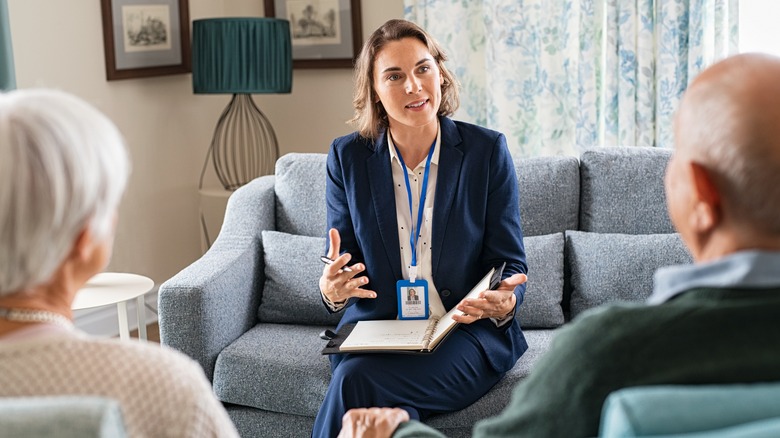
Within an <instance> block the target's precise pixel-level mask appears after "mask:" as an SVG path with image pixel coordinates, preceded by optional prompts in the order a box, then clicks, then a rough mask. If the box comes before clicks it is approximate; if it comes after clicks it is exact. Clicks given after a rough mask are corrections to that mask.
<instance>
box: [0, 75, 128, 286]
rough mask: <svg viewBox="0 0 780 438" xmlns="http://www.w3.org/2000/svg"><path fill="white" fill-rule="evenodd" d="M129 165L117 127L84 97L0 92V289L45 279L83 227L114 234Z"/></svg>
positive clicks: (99, 234)
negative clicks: (115, 220) (116, 216)
mask: <svg viewBox="0 0 780 438" xmlns="http://www.w3.org/2000/svg"><path fill="white" fill-rule="evenodd" d="M129 173H130V162H129V159H128V156H127V151H126V149H125V146H124V141H123V139H122V136H121V134H120V133H119V130H118V129H117V128H116V126H115V125H114V124H113V123H112V122H111V121H110V120H109V119H108V118H107V117H106V116H105V115H103V114H102V113H100V112H99V111H98V110H97V109H95V108H94V107H92V106H91V105H89V104H87V103H86V102H84V101H83V100H81V99H79V98H77V97H74V96H71V95H69V94H66V93H63V92H59V91H53V90H18V91H12V92H10V93H3V94H0V296H3V295H9V294H12V293H15V292H19V291H22V290H25V289H28V288H31V287H34V286H37V285H40V284H43V283H45V282H47V281H48V280H50V279H51V277H52V276H53V275H54V273H55V271H56V270H57V269H58V268H59V267H60V265H61V264H62V263H63V261H64V260H65V258H66V256H67V255H68V253H69V252H70V251H71V250H72V249H73V245H74V243H75V242H76V239H77V238H78V237H79V235H80V233H81V232H82V231H84V230H85V229H87V227H89V230H90V231H91V232H92V233H94V235H95V236H96V238H98V239H109V238H112V237H113V236H112V231H113V222H114V216H115V214H116V209H117V207H118V205H119V201H120V198H121V197H122V193H123V192H124V188H125V185H126V183H127V179H128V175H129Z"/></svg>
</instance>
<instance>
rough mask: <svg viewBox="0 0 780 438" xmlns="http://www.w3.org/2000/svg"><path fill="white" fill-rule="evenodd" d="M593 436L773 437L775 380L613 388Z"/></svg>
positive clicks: (778, 393) (778, 412)
mask: <svg viewBox="0 0 780 438" xmlns="http://www.w3.org/2000/svg"><path fill="white" fill-rule="evenodd" d="M599 436H600V437H602V438H618V437H621V438H622V437H667V438H670V437H680V438H682V437H685V438H698V437H705V436H706V437H718V438H726V437H728V438H737V437H739V438H746V437H755V438H758V437H778V436H780V383H763V384H751V385H698V386H673V385H670V386H646V387H635V388H626V389H622V390H619V391H615V392H613V393H612V394H610V395H609V397H608V398H607V401H606V402H605V403H604V408H603V410H602V415H601V426H600V433H599Z"/></svg>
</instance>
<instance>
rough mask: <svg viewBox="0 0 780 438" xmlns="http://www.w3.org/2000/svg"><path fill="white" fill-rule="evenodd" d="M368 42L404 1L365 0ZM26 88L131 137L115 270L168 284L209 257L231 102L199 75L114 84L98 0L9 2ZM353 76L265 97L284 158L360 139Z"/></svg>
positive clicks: (296, 84) (321, 77)
mask: <svg viewBox="0 0 780 438" xmlns="http://www.w3.org/2000/svg"><path fill="white" fill-rule="evenodd" d="M362 3H363V4H362V16H363V22H362V24H363V35H364V38H365V37H366V36H367V35H368V34H370V33H371V32H372V31H373V30H374V29H376V28H377V27H378V26H379V25H381V24H382V23H383V22H384V21H386V20H387V19H390V18H398V17H401V16H402V15H403V0H382V1H379V0H363V1H362ZM189 5H190V18H191V19H198V18H207V17H219V16H234V15H241V16H253V15H254V16H262V15H263V6H262V5H263V1H261V0H190V1H189ZM8 7H9V14H10V22H11V32H12V39H13V48H14V56H15V62H16V79H17V86H18V88H30V87H52V88H58V89H61V90H65V91H68V92H71V93H74V94H76V95H78V96H81V97H82V98H84V99H86V100H87V101H89V102H92V103H93V104H94V105H96V106H97V107H99V108H100V109H101V110H102V111H104V112H105V113H106V114H107V115H108V116H109V117H111V118H112V119H113V120H114V121H115V122H116V124H117V125H118V126H119V128H120V129H121V131H122V132H123V134H124V136H125V138H126V140H127V143H128V148H129V151H130V155H131V157H132V161H133V174H132V177H131V180H130V184H129V186H128V189H127V193H126V195H125V198H124V200H123V203H122V206H121V208H120V212H119V213H120V214H119V224H118V228H117V236H116V242H115V246H114V256H113V259H112V261H111V264H110V265H109V267H108V270H110V271H121V272H134V273H139V274H143V275H146V276H148V277H151V278H152V279H153V280H154V281H155V283H158V284H159V283H162V282H163V281H165V280H166V279H168V278H169V277H171V276H172V275H174V274H175V273H176V272H178V271H179V270H181V269H182V268H184V267H185V266H187V265H188V264H190V263H192V262H193V261H194V260H195V259H197V258H198V257H199V256H200V234H199V233H200V231H199V228H198V226H199V224H198V202H199V198H198V192H197V184H198V177H199V174H200V168H201V166H202V165H203V160H204V159H205V153H206V150H207V148H208V144H209V142H210V140H211V134H212V131H213V128H214V124H215V123H216V121H217V118H218V117H219V114H220V113H221V111H222V109H223V107H224V106H225V105H226V104H227V102H228V100H229V96H227V95H224V96H222V95H194V94H193V93H192V83H191V75H189V74H185V75H173V76H161V77H154V78H143V79H130V80H122V81H111V82H108V81H106V79H105V62H104V55H103V53H104V52H103V37H102V35H103V30H102V24H101V16H100V2H98V1H97V0H69V1H51V0H8ZM351 99H352V76H351V70H349V69H338V70H326V69H322V70H295V72H294V75H293V92H292V94H287V95H258V96H255V100H256V102H257V103H258V105H259V106H260V108H261V109H262V110H263V112H265V114H266V115H267V116H268V118H269V119H270V120H271V123H272V124H273V126H274V128H275V130H276V133H277V136H278V138H279V143H280V151H281V153H282V154H285V153H288V152H326V151H327V148H328V146H329V144H330V141H331V140H332V139H333V138H334V137H336V136H339V135H343V134H345V133H348V132H349V131H351V128H350V127H349V126H347V125H345V123H344V122H345V120H347V119H349V118H350V117H351V115H352V109H351Z"/></svg>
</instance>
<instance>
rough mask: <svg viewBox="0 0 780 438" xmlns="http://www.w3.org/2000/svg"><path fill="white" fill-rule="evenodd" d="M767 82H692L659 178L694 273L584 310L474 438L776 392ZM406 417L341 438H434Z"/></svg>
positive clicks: (778, 304)
mask: <svg viewBox="0 0 780 438" xmlns="http://www.w3.org/2000/svg"><path fill="white" fill-rule="evenodd" d="M778 78H780V58H775V57H770V56H765V55H758V54H745V55H738V56H734V57H732V58H729V59H726V60H724V61H721V62H720V63H718V64H716V65H714V66H712V67H711V68H709V69H707V70H705V71H704V72H703V73H702V74H700V75H699V76H698V77H697V78H696V80H695V81H694V82H693V84H691V86H690V87H689V89H688V91H687V92H686V94H685V96H684V98H683V100H682V102H681V104H680V109H679V111H678V113H677V116H676V119H675V126H674V128H675V151H674V155H673V157H672V159H671V161H670V163H669V166H668V169H667V173H666V179H665V186H666V198H667V205H668V208H669V213H670V216H671V218H672V222H673V223H674V226H675V227H676V229H677V230H678V231H679V232H680V235H681V236H682V239H683V241H684V242H685V244H686V246H687V247H688V249H689V250H690V252H691V254H692V255H693V259H694V261H695V263H694V265H690V266H675V267H669V268H663V269H661V270H659V271H658V272H657V273H656V277H655V290H654V292H653V295H652V296H651V297H650V299H649V302H648V305H613V306H606V307H602V308H599V309H594V310H593V311H591V312H589V313H587V314H583V315H581V316H580V317H579V318H577V319H576V320H575V321H574V322H573V323H571V324H569V325H567V326H565V327H564V328H562V329H561V330H560V332H559V334H558V335H557V337H556V339H555V341H554V343H553V345H552V347H551V349H550V351H549V352H548V353H547V354H546V355H545V356H544V357H543V358H542V359H540V360H539V362H538V363H537V364H536V365H535V366H534V371H533V372H532V373H531V375H530V376H529V377H528V378H527V379H526V380H524V381H523V382H522V383H521V384H519V385H518V386H517V387H516V388H515V391H514V394H513V396H512V401H511V402H510V404H509V406H507V408H506V409H505V410H504V411H503V412H502V413H501V415H499V416H498V417H494V418H489V419H486V420H483V421H481V422H479V423H477V425H476V426H475V428H474V434H473V435H474V436H475V437H505V436H506V437H510V436H511V437H518V436H529V437H583V436H596V435H598V428H599V417H600V414H601V407H602V405H603V404H604V401H605V400H606V398H607V395H609V393H611V392H613V391H615V390H618V389H621V388H625V387H631V386H639V385H657V384H703V383H713V384H717V383H747V382H764V381H780V348H777V340H778V339H780V324H778V323H777V318H778V315H780V81H778ZM404 414H405V412H404V411H400V410H395V409H389V408H386V409H377V408H372V409H355V410H352V411H349V412H348V413H347V415H345V417H344V425H343V426H344V428H343V430H342V435H341V436H343V437H349V436H373V437H381V436H390V434H391V433H392V432H393V431H394V430H395V434H394V435H393V436H394V437H407V436H408V437H411V436H414V437H421V436H422V437H426V436H427V437H440V436H442V435H441V434H440V433H438V432H437V431H435V430H433V429H431V428H429V427H427V426H425V425H423V424H421V423H419V422H415V421H411V422H408V421H406V420H407V417H406V416H405V415H404ZM396 429H397V430H396Z"/></svg>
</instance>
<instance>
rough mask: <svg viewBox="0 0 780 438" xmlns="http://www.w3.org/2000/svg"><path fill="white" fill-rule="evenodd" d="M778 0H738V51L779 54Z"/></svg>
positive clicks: (779, 14)
mask: <svg viewBox="0 0 780 438" xmlns="http://www.w3.org/2000/svg"><path fill="white" fill-rule="evenodd" d="M779 23H780V1H777V0H740V2H739V51H740V52H765V53H770V54H772V55H775V56H780V38H778V31H777V28H778V26H779V25H780V24H779Z"/></svg>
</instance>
